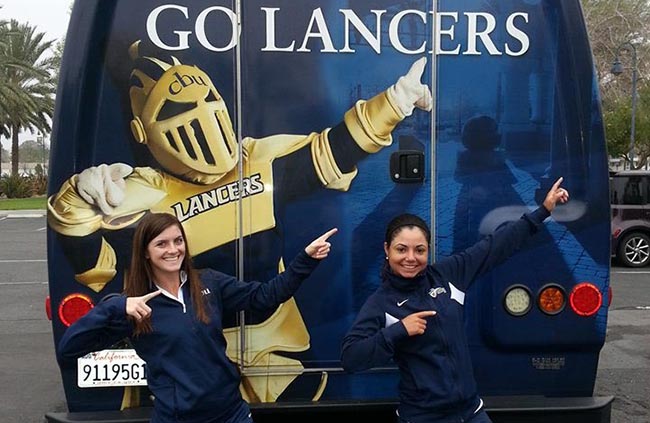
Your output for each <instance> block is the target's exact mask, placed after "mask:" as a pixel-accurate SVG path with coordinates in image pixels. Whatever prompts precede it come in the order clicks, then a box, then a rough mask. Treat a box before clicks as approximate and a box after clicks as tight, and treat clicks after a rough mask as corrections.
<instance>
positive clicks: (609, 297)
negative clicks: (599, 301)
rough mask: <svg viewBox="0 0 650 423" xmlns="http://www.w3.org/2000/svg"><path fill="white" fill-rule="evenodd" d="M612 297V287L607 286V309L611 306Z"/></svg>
mask: <svg viewBox="0 0 650 423" xmlns="http://www.w3.org/2000/svg"><path fill="white" fill-rule="evenodd" d="M612 295H614V293H613V292H612V287H611V286H608V287H607V308H609V306H611V305H612Z"/></svg>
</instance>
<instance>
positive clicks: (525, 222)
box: [435, 177, 569, 290]
mask: <svg viewBox="0 0 650 423" xmlns="http://www.w3.org/2000/svg"><path fill="white" fill-rule="evenodd" d="M562 181H563V178H561V177H560V178H558V179H557V180H556V181H555V183H554V184H553V186H552V187H551V189H550V190H549V191H548V193H547V194H546V198H545V199H544V202H543V203H542V206H540V207H538V208H537V209H536V210H535V211H533V212H530V213H526V214H524V215H523V216H522V217H521V219H519V220H516V221H512V222H508V223H507V224H505V225H503V226H501V227H500V228H499V229H497V230H496V231H495V232H494V233H493V234H490V235H488V236H486V237H484V238H483V239H481V240H480V241H478V242H477V243H476V244H474V245H473V246H471V247H469V248H467V249H466V250H464V251H462V252H460V253H456V254H453V255H452V256H450V257H447V258H445V259H443V260H441V261H440V262H438V263H437V264H436V265H435V267H436V269H437V270H438V271H439V272H441V273H443V274H444V275H445V277H446V278H449V279H450V281H452V283H453V284H454V286H455V287H456V288H459V289H461V290H465V289H466V288H468V287H469V285H471V284H472V282H473V281H474V280H475V279H476V278H477V277H478V276H480V275H482V274H484V273H486V272H487V271H489V270H491V269H492V268H494V267H495V266H497V265H499V264H501V263H503V262H504V261H506V260H507V259H508V258H509V257H510V256H512V255H513V254H514V253H515V252H516V251H517V250H519V249H520V248H521V247H522V246H523V245H524V243H525V242H526V241H527V240H528V239H529V238H531V237H532V236H533V235H534V234H535V233H537V231H539V229H540V227H542V225H543V222H544V220H545V219H546V218H547V217H549V216H550V215H551V211H553V210H554V209H555V206H556V205H557V204H558V203H561V204H563V203H566V202H567V201H569V192H568V191H567V190H566V189H565V188H562V187H561V186H560V185H561V184H562Z"/></svg>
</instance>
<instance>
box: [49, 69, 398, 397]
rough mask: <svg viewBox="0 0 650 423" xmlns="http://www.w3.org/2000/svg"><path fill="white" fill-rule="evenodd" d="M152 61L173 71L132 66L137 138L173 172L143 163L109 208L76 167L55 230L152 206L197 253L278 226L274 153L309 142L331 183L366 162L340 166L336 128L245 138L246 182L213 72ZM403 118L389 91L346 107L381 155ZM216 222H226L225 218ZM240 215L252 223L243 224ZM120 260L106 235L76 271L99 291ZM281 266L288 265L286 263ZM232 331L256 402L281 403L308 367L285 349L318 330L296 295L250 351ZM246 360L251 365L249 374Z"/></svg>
mask: <svg viewBox="0 0 650 423" xmlns="http://www.w3.org/2000/svg"><path fill="white" fill-rule="evenodd" d="M146 59H147V60H150V61H152V62H153V63H156V64H157V65H158V66H160V67H161V68H162V69H163V70H164V72H163V74H162V76H161V77H160V78H159V79H158V80H154V79H152V78H150V77H148V76H147V75H145V74H144V73H143V72H141V71H139V70H134V71H133V73H132V76H135V77H136V79H137V80H138V81H140V85H141V86H135V87H132V88H131V90H130V98H131V104H132V111H133V115H134V118H133V121H132V123H131V128H132V131H133V134H134V136H135V138H136V140H137V141H139V142H142V143H146V144H147V146H148V147H149V149H150V150H151V153H152V155H153V156H154V157H155V158H156V160H157V161H158V162H159V163H160V164H161V165H162V166H163V167H164V170H162V169H160V170H159V169H153V168H146V167H140V168H135V169H134V170H133V172H132V173H131V174H130V175H128V176H127V177H126V178H125V180H124V183H125V184H124V186H125V195H124V201H123V202H122V203H121V204H120V205H118V206H116V207H114V209H113V211H112V212H111V213H109V214H105V213H102V212H101V211H100V210H99V209H98V208H97V207H96V206H94V205H91V204H89V203H88V202H86V201H85V200H84V199H83V198H82V197H81V196H80V195H79V193H78V190H77V188H76V187H77V175H74V176H72V177H71V178H70V179H69V180H68V181H66V183H64V184H63V186H62V187H61V189H60V191H59V192H58V193H57V194H55V195H53V196H51V197H50V198H49V200H48V223H49V225H50V227H51V228H52V229H53V230H55V231H57V232H59V233H61V234H63V235H67V236H70V237H83V236H87V235H90V234H92V233H95V232H96V231H99V230H102V231H106V230H109V231H111V230H119V229H122V228H125V227H127V226H129V225H132V224H134V223H135V222H137V221H138V220H139V219H140V218H141V217H142V216H143V215H144V214H145V213H146V212H147V211H153V212H166V213H173V214H175V215H176V216H177V217H178V219H179V220H180V221H181V224H182V225H183V227H184V229H185V232H186V234H187V236H188V238H189V239H191V242H190V243H189V246H190V250H189V252H190V254H191V255H192V256H195V255H197V254H200V253H203V252H206V251H209V250H211V249H214V248H217V247H219V246H221V245H224V244H227V243H229V242H232V241H233V240H235V239H237V238H238V236H249V235H251V234H254V233H258V232H261V231H265V230H268V229H271V228H273V227H275V225H276V222H275V213H274V204H273V167H272V165H273V161H274V160H275V159H276V158H279V157H282V156H285V155H288V154H290V153H292V152H295V151H297V150H298V149H300V148H303V147H307V148H310V151H311V158H312V163H313V166H314V171H315V173H316V175H317V176H318V178H319V180H320V182H321V183H322V185H323V186H324V187H326V188H330V189H336V190H342V191H346V190H347V189H348V188H349V186H350V183H351V182H352V179H353V178H354V177H355V176H356V173H357V170H356V169H354V170H353V171H352V172H349V173H344V172H342V171H341V170H340V169H339V167H338V165H337V164H336V161H335V159H334V156H333V154H332V151H331V148H330V144H329V142H330V140H329V139H328V133H329V129H326V130H324V131H322V132H320V133H316V132H314V133H311V134H309V135H287V134H280V135H273V136H269V137H266V138H262V139H253V138H245V139H244V140H243V141H242V144H241V149H242V151H241V160H243V163H242V165H243V181H242V184H240V181H239V177H238V172H237V168H236V166H235V165H236V163H237V160H238V159H239V156H240V153H239V147H238V145H237V143H236V142H235V137H234V133H233V131H232V125H231V122H230V118H229V116H228V112H227V109H226V106H225V103H224V102H223V99H222V98H221V96H220V95H219V93H218V91H217V90H216V88H214V86H213V85H212V82H211V81H210V78H209V77H208V76H207V74H205V73H204V72H203V71H201V70H200V69H198V68H196V67H191V66H186V65H182V64H180V63H178V62H177V61H175V63H174V64H173V65H170V64H167V63H164V62H162V61H160V60H157V59H155V58H146ZM186 77H187V78H186ZM190 82H191V83H190ZM169 104H175V105H178V104H181V105H183V104H184V105H187V104H192V105H194V104H196V105H195V107H193V108H189V109H187V110H186V111H184V112H182V113H180V114H177V115H175V116H171V117H170V116H167V115H165V113H163V112H164V110H165V107H167V105H169ZM403 118H404V115H403V114H402V113H401V112H400V111H399V109H398V108H397V107H395V106H394V102H393V101H392V99H391V97H390V94H389V92H388V91H386V92H383V93H381V94H379V95H377V96H375V97H374V98H372V99H371V100H368V101H363V100H360V101H358V102H357V104H356V105H355V106H354V107H353V108H352V109H350V110H349V111H348V112H347V113H346V114H345V118H344V122H345V124H346V126H347V128H348V130H349V132H350V134H351V135H352V137H353V139H354V141H355V142H356V143H357V144H358V146H359V147H360V148H362V149H363V150H364V151H366V152H368V153H374V152H376V151H379V150H380V149H381V148H383V147H385V146H388V145H390V144H391V142H392V138H391V132H392V131H393V129H394V128H395V126H396V125H397V124H398V123H399V122H400V121H401V120H402V119H403ZM184 137H185V138H184ZM183 138H184V139H183ZM242 186H243V189H242V191H241V192H240V190H239V189H240V187H242ZM240 203H241V204H240ZM240 212H241V213H243V216H239V213H240ZM240 217H242V218H241V219H240ZM214 222H224V223H223V224H221V225H219V226H216V225H214ZM239 222H242V223H243V227H241V228H239V227H238V225H239ZM115 266H116V259H115V251H114V250H113V249H112V247H111V246H110V245H109V243H108V242H106V240H104V239H103V240H102V247H101V249H100V251H99V253H98V256H97V262H96V265H95V266H94V267H93V268H92V269H90V270H87V271H85V272H84V273H80V274H77V275H76V279H77V281H78V282H80V283H82V284H84V285H86V286H87V287H89V288H91V289H93V290H95V291H97V292H99V291H101V290H102V289H103V287H104V286H105V285H106V284H107V283H108V282H110V281H111V280H112V278H113V277H114V276H115V274H116V270H115ZM279 266H280V267H279V270H282V264H281V263H279ZM224 332H225V336H226V339H227V341H228V349H227V354H228V356H229V357H230V359H231V360H233V361H235V362H237V363H240V364H242V365H243V366H244V374H243V375H242V385H241V391H242V394H243V396H244V398H245V399H246V400H248V401H266V402H272V401H275V400H276V399H277V398H278V396H279V395H280V394H281V393H282V392H283V391H284V389H285V388H286V387H287V386H288V385H289V384H290V383H291V382H292V381H293V380H294V379H295V378H296V377H297V376H298V375H299V374H301V373H302V372H303V370H304V368H303V366H302V364H301V363H300V361H298V360H294V359H290V358H286V357H282V356H280V355H277V354H276V352H297V351H304V350H306V349H308V348H309V333H308V331H307V328H306V326H305V324H304V322H303V320H302V317H301V314H300V311H299V310H298V307H297V305H296V303H295V301H294V300H293V298H292V299H290V300H289V301H287V302H285V303H284V304H283V305H281V306H280V307H279V308H278V310H277V311H276V312H275V313H274V314H273V315H272V316H271V317H270V318H269V319H268V320H266V321H264V322H262V323H260V324H257V325H249V326H247V327H246V332H245V336H244V339H245V342H246V346H245V347H246V349H245V352H244V354H241V349H240V347H241V346H240V345H239V343H240V342H239V340H240V336H239V331H238V328H232V329H226V330H225V331H224ZM242 361H243V362H242ZM247 368H248V369H252V370H251V371H250V372H247V371H246V369H247ZM272 369H276V370H272ZM325 383H326V379H325V376H324V378H323V379H322V380H321V386H320V388H319V389H318V391H317V393H316V394H315V396H314V400H316V399H318V397H320V394H321V393H322V391H323V389H324V384H325ZM125 401H126V397H125ZM127 402H128V401H127Z"/></svg>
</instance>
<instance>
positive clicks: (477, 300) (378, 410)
mask: <svg viewBox="0 0 650 423" xmlns="http://www.w3.org/2000/svg"><path fill="white" fill-rule="evenodd" d="M67 39H68V42H67V43H66V47H65V52H64V56H63V65H62V69H61V74H60V85H59V92H58V95H57V106H56V116H55V122H54V131H53V134H52V140H53V142H52V156H51V163H50V169H51V172H50V181H49V190H50V191H49V196H50V197H49V202H48V207H49V210H48V266H49V276H50V277H49V280H50V302H51V307H52V310H53V313H52V315H53V316H52V327H53V333H54V342H55V343H57V342H58V340H59V339H60V337H61V336H62V335H63V333H64V332H65V330H66V328H67V327H68V326H69V325H70V324H72V323H73V322H74V321H75V320H76V319H78V318H79V317H80V316H81V315H83V314H84V313H85V312H87V311H88V310H89V309H90V308H92V307H93V306H94V305H95V304H97V303H98V302H100V301H102V299H103V298H105V297H106V296H108V295H114V294H118V293H120V292H121V291H122V289H123V276H124V273H125V272H126V271H127V269H128V262H129V254H130V248H131V246H130V242H131V236H132V233H133V228H134V227H135V225H137V222H138V221H139V219H140V218H141V217H142V216H143V215H144V214H146V213H150V212H166V213H173V214H175V215H176V216H177V217H178V218H179V220H181V222H182V224H183V226H184V228H185V231H186V233H188V237H189V238H190V244H191V245H192V246H193V248H194V250H193V251H191V254H192V256H193V259H194V262H195V264H196V265H197V267H212V268H215V269H217V270H221V271H224V272H226V273H230V274H233V275H237V276H238V277H240V278H242V279H244V280H262V281H265V280H268V279H270V278H271V277H272V276H273V275H275V274H277V272H278V271H281V270H282V269H283V266H284V264H285V262H286V260H289V259H290V258H291V257H293V256H294V255H295V254H296V253H297V252H298V251H299V250H300V249H301V248H303V246H304V245H305V243H306V242H308V241H310V240H311V239H312V237H313V235H314V234H317V233H320V232H319V231H321V232H323V231H324V230H326V229H329V228H330V227H334V226H336V227H338V228H339V232H338V233H337V235H336V238H335V239H332V241H333V245H334V248H333V251H332V254H331V255H330V257H329V258H328V259H327V260H326V261H325V262H323V263H321V265H320V266H319V268H318V269H317V271H316V272H315V273H314V274H313V275H312V276H311V277H310V279H309V281H308V282H306V283H305V284H304V285H303V286H302V287H301V288H300V289H299V291H298V292H297V293H296V295H295V297H294V298H293V299H291V300H290V301H288V302H287V303H285V304H284V305H283V306H282V307H281V308H280V309H279V310H278V311H277V312H276V313H274V314H273V315H270V316H257V315H243V314H242V315H236V316H227V319H226V320H227V321H228V322H229V325H228V327H227V329H226V330H225V332H226V337H227V339H228V343H229V344H228V351H227V352H228V355H229V357H230V358H231V360H232V361H233V362H235V363H237V365H238V366H239V368H240V372H241V375H242V381H243V382H242V386H241V392H242V395H243V396H244V398H245V399H246V400H247V401H248V402H249V403H250V404H251V408H252V409H253V413H254V414H255V416H254V417H255V419H256V421H258V420H259V421H265V419H269V420H272V419H277V418H278V417H280V416H281V417H282V418H284V419H290V418H294V417H295V418H300V419H304V418H307V417H308V416H311V415H312V414H313V413H333V414H332V415H339V414H344V413H349V412H360V411H364V412H367V413H368V414H369V415H370V413H372V416H373V418H375V419H377V420H379V421H392V420H393V419H394V411H393V410H394V406H395V404H396V401H397V378H398V374H397V370H396V369H395V368H393V367H390V366H388V367H386V368H380V369H372V370H369V371H367V372H363V373H359V374H348V373H346V372H344V371H343V370H342V368H341V365H340V361H339V355H340V344H341V339H342V337H343V336H344V334H345V333H346V331H347V329H348V328H349V327H350V325H351V323H352V321H353V319H354V318H355V316H356V314H357V312H358V310H359V308H360V306H361V305H362V304H363V302H364V301H365V299H366V298H367V297H368V295H369V294H370V293H371V292H373V291H374V289H375V288H376V287H377V283H378V280H379V277H378V275H379V270H380V267H381V265H382V262H383V259H384V254H383V231H384V228H385V226H386V223H387V222H388V221H389V220H390V219H391V218H392V217H393V216H395V215H396V214H398V213H402V212H411V213H414V214H418V215H420V216H421V217H422V218H424V219H425V220H427V221H428V222H429V223H430V226H431V227H432V229H433V232H434V234H433V235H434V239H435V242H434V244H433V245H432V252H433V254H432V257H431V259H432V261H435V260H436V259H439V258H441V257H444V256H447V255H449V254H452V253H453V252H455V251H458V250H460V249H463V248H465V247H467V246H469V245H471V244H472V243H474V242H475V241H476V240H478V239H479V238H480V237H481V236H483V235H485V234H488V233H490V232H491V231H493V230H494V229H496V228H497V227H498V226H499V225H501V224H503V223H505V222H507V221H510V220H514V219H518V218H519V217H520V216H521V214H522V213H524V212H526V211H528V210H531V209H532V208H534V207H536V206H537V205H538V204H540V203H541V202H542V200H543V195H544V194H545V193H546V192H547V191H548V189H549V188H550V186H551V184H552V183H553V182H554V181H555V180H556V179H557V178H558V177H560V176H563V177H564V181H565V182H564V186H566V187H567V189H568V190H569V191H570V192H571V201H570V202H569V203H567V204H566V205H562V206H559V207H558V208H557V209H556V211H555V212H554V213H553V218H552V219H550V220H549V221H548V222H547V224H546V226H545V228H544V230H543V231H542V232H541V233H540V234H539V235H537V237H536V238H535V242H534V243H530V244H528V245H526V246H525V247H524V248H523V249H522V250H521V251H520V252H518V253H517V254H516V255H515V256H513V257H512V258H511V259H510V260H508V261H507V262H506V263H504V264H503V265H501V266H499V267H498V268H496V269H494V270H493V271H492V272H490V273H489V274H487V275H485V276H484V277H482V278H481V279H480V280H478V281H477V283H475V284H474V285H473V287H472V289H471V290H470V291H469V292H468V294H467V300H466V304H465V309H466V330H467V333H468V337H469V340H470V348H471V353H472V358H473V363H474V370H475V374H476V379H477V382H478V387H479V392H480V394H481V395H482V396H483V397H484V399H485V403H486V406H487V409H488V412H489V413H490V415H491V416H492V418H493V420H494V421H495V422H514V421H516V422H537V421H558V422H563V421H567V422H569V421H570V422H573V423H575V422H583V421H584V422H608V421H609V408H610V405H611V400H612V398H611V397H607V398H599V397H594V396H593V393H594V392H593V391H594V382H595V378H596V371H597V367H598V357H599V353H600V350H601V348H602V346H603V343H604V341H605V331H606V326H607V308H608V304H609V301H610V298H611V297H610V292H609V262H610V251H609V245H610V209H609V201H608V200H609V198H608V196H609V194H608V171H607V152H606V146H605V140H604V136H603V127H602V120H601V113H600V106H599V97H598V86H597V81H596V78H595V74H594V69H593V63H592V56H591V51H590V47H589V42H588V39H587V33H586V30H585V26H584V20H583V17H582V13H581V9H580V4H579V1H578V0H568V1H555V0H525V1H503V0H498V1H497V0H494V1H484V0H481V1H478V0H460V1H445V0H441V1H433V2H432V1H421V0H409V1H396V0H355V1H346V0H328V1H323V0H302V1H300V2H291V1H280V0H251V1H245V2H241V1H221V0H200V1H199V0H192V1H189V0H179V1H176V2H174V3H168V2H163V1H160V0H140V1H138V2H133V1H128V0H116V1H111V2H106V1H99V0H83V1H77V2H75V5H74V8H73V12H72V16H71V20H70V29H69V34H68V37H67ZM421 57H426V58H427V65H426V67H425V70H424V73H423V75H422V82H423V83H426V84H428V85H429V86H430V87H431V88H432V94H433V98H434V109H433V110H432V111H431V112H426V111H423V110H415V111H414V112H413V114H412V115H411V116H407V117H406V118H405V119H403V120H402V121H401V122H399V123H397V124H396V126H395V127H394V128H392V130H391V132H390V133H389V134H386V135H387V136H386V137H384V138H382V139H381V140H371V141H368V140H367V138H368V137H367V136H366V135H365V132H364V131H365V130H367V131H372V130H373V128H370V127H367V126H366V127H364V126H363V125H360V127H361V128H365V129H364V130H360V132H359V133H355V132H354V131H351V134H350V135H351V139H353V140H354V142H355V143H357V146H356V147H358V148H356V147H354V146H353V147H354V148H352V149H348V150H346V148H349V146H348V147H345V146H343V144H342V143H341V142H339V140H340V139H343V138H346V137H347V138H350V137H348V136H347V135H346V136H343V135H341V134H342V133H341V132H340V131H341V130H342V129H341V128H342V127H343V126H345V127H347V128H348V129H349V128H350V127H351V126H352V125H353V124H354V122H352V121H351V116H363V113H360V112H359V110H362V111H363V110H367V109H363V107H365V106H363V105H364V104H369V100H371V99H373V98H376V96H378V95H379V96H381V95H382V93H383V92H384V91H385V90H386V89H387V88H388V87H390V86H391V85H392V84H394V83H395V82H396V81H397V80H398V78H399V77H401V76H403V75H405V74H406V73H407V72H408V70H409V69H410V67H411V66H412V64H413V63H414V62H415V61H416V60H417V59H419V58H421ZM179 96H183V98H184V100H183V101H179V100H178V98H180V97H179ZM360 100H361V103H359V101H360ZM355 113H356V114H355ZM369 113H370V112H369ZM323 140H326V141H323ZM364 140H365V141H364ZM224 163H230V166H229V167H227V168H225V169H226V170H224V171H223V172H221V173H219V172H213V173H211V175H212V176H210V177H202V176H200V175H202V173H201V172H202V171H201V169H215V168H219V166H221V165H222V164H224ZM102 166H103V167H102ZM187 166H190V167H191V166H194V167H193V169H199V170H198V171H197V173H192V172H185V171H183V169H186V168H187ZM98 169H102V170H101V171H104V170H106V171H108V172H114V173H112V174H114V175H115V178H116V180H117V179H120V180H122V181H124V182H125V183H126V186H127V187H130V188H129V189H128V190H127V191H126V193H125V195H124V198H123V199H122V200H121V201H117V200H116V201H115V204H113V205H111V206H110V207H107V208H103V209H102V207H99V206H98V205H95V204H92V203H89V202H88V201H86V200H85V199H84V197H83V195H82V194H81V193H80V192H79V187H78V185H77V182H78V181H79V178H82V179H83V176H81V175H82V174H83V173H84V172H86V173H85V175H88V173H92V172H94V171H97V170H98ZM206 172H207V171H206ZM208 173H209V172H208ZM61 374H62V381H63V384H64V387H65V392H66V399H67V403H68V408H69V413H49V414H47V415H46V418H47V420H48V421H52V422H65V421H147V419H148V416H149V412H150V407H151V404H152V402H151V401H152V398H151V393H150V392H149V391H148V389H147V387H146V364H145V363H143V362H142V361H141V360H140V359H139V357H137V354H135V352H134V351H133V350H132V349H131V348H130V344H129V340H128V339H125V340H123V341H121V342H119V343H118V344H116V345H112V346H110V347H107V348H106V349H103V350H102V351H98V352H95V353H92V354H89V355H88V356H85V357H82V358H80V359H79V360H78V361H77V362H76V363H61ZM432 377H433V376H432ZM292 416H293V417H292ZM111 419H112V420H111ZM542 419H543V420H542Z"/></svg>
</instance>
